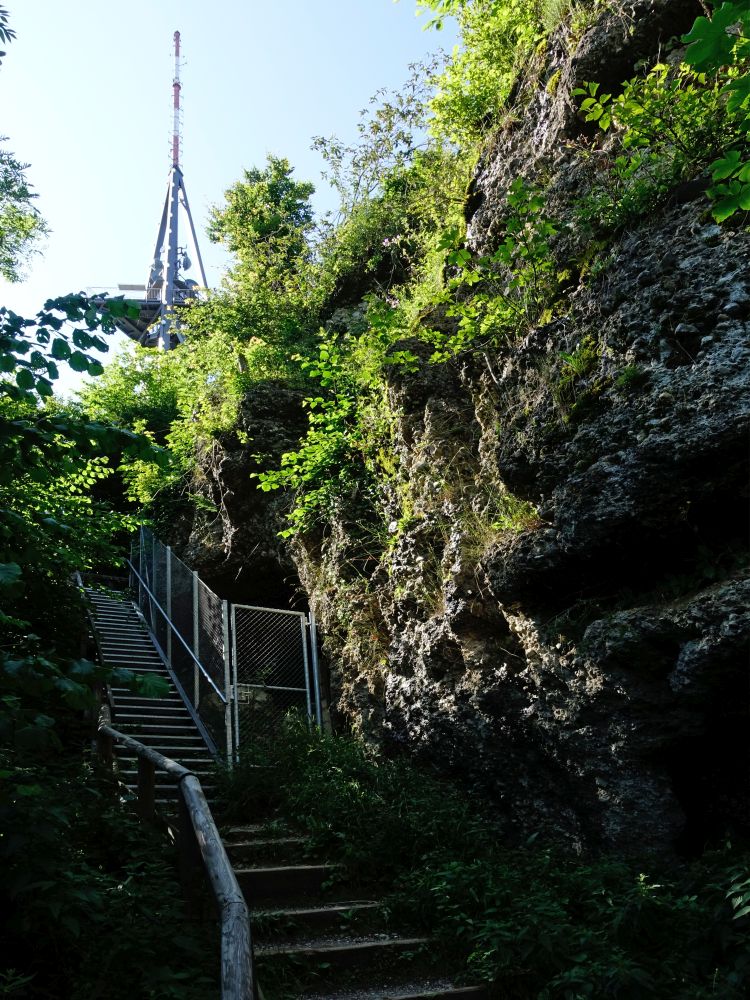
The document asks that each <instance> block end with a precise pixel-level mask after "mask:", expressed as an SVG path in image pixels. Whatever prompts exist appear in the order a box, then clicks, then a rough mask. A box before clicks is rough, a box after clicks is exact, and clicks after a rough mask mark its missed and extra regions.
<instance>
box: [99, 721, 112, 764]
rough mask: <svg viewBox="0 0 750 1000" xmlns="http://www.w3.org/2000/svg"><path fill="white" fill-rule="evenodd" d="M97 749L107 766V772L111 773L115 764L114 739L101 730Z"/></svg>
mask: <svg viewBox="0 0 750 1000" xmlns="http://www.w3.org/2000/svg"><path fill="white" fill-rule="evenodd" d="M96 747H97V750H98V751H99V757H100V759H101V761H102V763H103V764H104V765H105V766H106V768H107V770H109V771H111V770H112V766H113V764H114V749H113V744H112V737H111V736H110V735H109V733H106V732H104V731H103V730H101V729H100V730H99V731H98V732H97V734H96Z"/></svg>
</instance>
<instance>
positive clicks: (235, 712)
mask: <svg viewBox="0 0 750 1000" xmlns="http://www.w3.org/2000/svg"><path fill="white" fill-rule="evenodd" d="M129 565H130V569H131V574H132V575H131V587H132V588H133V590H134V591H136V592H137V598H138V606H139V608H140V610H141V613H142V614H143V616H144V619H145V620H146V624H147V625H148V627H149V629H150V631H151V633H152V636H153V638H154V641H155V642H156V645H157V647H158V649H159V651H160V653H161V655H162V658H163V659H164V662H165V663H166V665H167V667H168V668H169V670H170V672H171V673H172V676H173V679H174V680H175V684H176V686H177V687H178V688H179V690H180V694H181V695H182V697H183V699H184V700H185V702H186V704H187V706H188V709H189V710H190V711H191V714H192V715H193V718H194V719H195V721H196V723H197V724H198V726H199V728H200V730H201V733H202V734H203V735H204V737H205V736H206V735H207V736H208V742H209V745H210V747H211V749H212V750H213V751H214V752H216V751H217V750H220V751H221V752H222V754H223V755H225V756H226V759H227V761H228V763H230V765H231V761H232V759H233V758H234V757H236V755H237V753H238V751H239V748H240V746H241V745H243V744H245V743H247V742H249V741H251V740H258V739H262V740H268V739H272V738H273V737H274V735H275V734H276V733H277V732H278V731H279V729H280V725H281V721H282V719H283V717H284V716H285V715H286V714H287V712H289V711H290V710H296V711H299V712H301V713H303V714H305V715H307V717H308V719H309V720H310V721H311V723H315V724H317V725H318V726H322V722H323V717H322V703H321V685H320V676H319V665H318V655H317V635H316V626H315V618H314V616H313V615H312V613H310V615H309V616H308V615H306V614H305V613H304V612H301V611H290V610H286V609H278V608H262V607H256V606H251V605H243V604H229V603H228V602H227V601H224V600H222V599H221V598H219V597H218V596H217V595H216V594H215V593H214V592H213V591H212V590H211V589H210V588H209V587H207V586H206V584H205V583H204V582H203V581H202V580H201V579H200V577H199V576H198V574H197V572H195V571H194V570H192V569H190V567H189V566H187V565H186V564H185V563H184V562H183V561H182V560H181V559H179V558H178V557H177V556H176V555H175V554H174V553H173V552H172V550H171V548H170V547H169V546H168V545H164V544H163V543H162V542H161V541H160V540H159V539H158V538H157V537H156V536H155V535H153V534H152V533H151V532H150V531H149V530H148V529H146V528H141V530H140V532H139V534H138V536H137V538H136V539H135V540H134V543H133V547H132V550H131V558H130V560H129Z"/></svg>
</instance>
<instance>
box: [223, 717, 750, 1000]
mask: <svg viewBox="0 0 750 1000" xmlns="http://www.w3.org/2000/svg"><path fill="white" fill-rule="evenodd" d="M258 765H261V766H258ZM220 786H221V791H220V794H221V795H222V796H223V799H224V801H225V803H226V808H227V810H228V814H229V815H230V816H231V817H232V818H233V819H235V820H238V821H242V820H244V821H246V822H257V821H258V820H259V819H260V818H261V817H263V818H266V819H269V818H273V819H274V820H276V821H279V820H280V821H282V822H286V823H289V824H290V825H292V826H293V827H296V828H298V829H300V830H301V831H302V832H303V833H305V834H306V835H308V836H309V838H310V847H311V849H312V850H313V851H315V852H316V856H318V857H321V856H325V857H327V858H328V859H329V860H331V861H335V862H337V863H339V864H341V865H343V866H344V868H345V871H346V876H347V877H348V878H349V879H352V880H354V881H355V882H356V883H358V884H359V885H361V886H368V887H369V888H370V890H372V889H375V888H377V889H378V890H379V891H380V892H383V893H384V894H386V895H387V906H388V908H389V910H390V912H391V914H392V918H393V921H394V923H398V924H400V925H402V926H403V925H404V924H412V925H413V926H416V927H421V928H423V929H424V930H425V931H427V932H429V933H430V934H433V935H435V936H436V938H437V940H438V942H439V947H440V949H441V950H442V952H443V953H444V954H445V955H446V956H452V958H454V959H455V960H461V959H465V960H466V961H467V963H468V964H467V976H468V977H469V979H473V980H477V979H482V980H485V981H487V982H489V983H491V984H492V993H491V995H492V996H496V997H503V998H515V1000H532V998H535V1000H553V998H561V1000H582V998H597V1000H598V998H604V997H618V998H632V1000H636V998H639V1000H640V998H646V997H653V998H659V1000H673V998H674V1000H688V998H689V1000H704V998H705V1000H708V998H715V1000H718V998H722V1000H741V998H743V997H745V996H747V990H748V987H750V945H749V944H748V940H749V939H748V931H749V930H750V906H749V905H748V904H749V903H750V877H749V871H750V859H749V858H748V857H747V856H743V855H741V854H738V853H737V852H734V851H732V849H731V847H730V845H729V844H726V845H724V846H723V847H722V848H721V849H720V850H716V851H714V852H712V853H710V854H706V855H705V856H704V857H703V859H702V860H700V861H697V862H694V863H692V864H689V865H688V864H673V865H671V866H670V865H669V864H667V863H665V862H664V861H660V860H659V859H657V858H650V857H648V856H644V857H643V858H639V859H624V858H617V857H611V856H599V857H591V858H584V857H576V856H574V855H572V854H571V853H570V852H569V851H566V850H564V849H562V848H560V847H555V846H551V845H548V844H543V843H541V842H540V841H538V840H537V839H536V837H535V836H532V837H530V838H529V840H528V841H527V842H525V843H523V844H520V845H519V844H514V845H512V846H510V845H509V844H508V840H507V836H506V835H505V833H504V831H503V829H502V826H501V824H500V822H499V820H498V819H497V818H496V817H495V816H493V814H492V813H490V812H489V811H488V809H487V807H486V806H485V805H484V804H483V803H482V801H481V800H479V799H475V798H474V796H473V795H472V794H471V793H470V792H467V790H466V789H463V788H459V787H457V786H456V785H455V784H453V783H451V782H450V781H448V780H445V779H443V778H440V777H438V776H437V775H435V774H434V773H432V772H429V771H425V770H423V769H421V768H419V767H418V766H417V765H416V764H414V763H413V762H412V761H410V760H408V759H405V758H403V757H395V758H393V759H384V758H382V757H376V756H375V755H373V754H372V753H371V752H369V751H368V750H367V749H366V747H365V746H364V745H363V744H362V743H360V742H358V741H357V740H356V739H354V738H352V737H349V736H334V735H328V734H320V733H317V732H316V733H310V732H309V731H308V729H307V727H306V725H305V724H304V723H303V722H301V721H299V720H289V721H288V722H287V725H286V728H285V730H284V732H283V736H282V738H280V739H279V740H278V741H276V742H274V743H273V745H268V746H262V745H258V746H256V747H255V748H254V749H253V750H252V751H249V752H248V753H247V754H246V755H245V756H244V757H243V759H242V760H241V762H240V764H239V766H238V767H236V768H235V770H234V771H233V772H231V773H226V772H224V773H223V774H222V775H221V776H220Z"/></svg>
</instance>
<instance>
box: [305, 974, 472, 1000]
mask: <svg viewBox="0 0 750 1000" xmlns="http://www.w3.org/2000/svg"><path fill="white" fill-rule="evenodd" d="M454 998H455V1000H489V993H488V991H487V989H486V988H485V987H484V986H453V985H452V984H451V982H450V981H449V980H445V979H429V980H427V981H424V980H423V981H421V982H419V981H417V982H412V983H407V982H401V983H391V984H390V985H388V984H386V985H383V986H379V987H378V986H375V987H372V988H369V989H364V990H357V991H356V992H352V991H351V990H350V989H346V990H345V991H344V992H340V991H339V990H333V991H331V990H327V991H326V992H325V993H305V1000H454Z"/></svg>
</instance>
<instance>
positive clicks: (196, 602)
mask: <svg viewBox="0 0 750 1000" xmlns="http://www.w3.org/2000/svg"><path fill="white" fill-rule="evenodd" d="M199 584H200V580H199V578H198V572H197V570H193V653H195V659H196V660H200V658H201V622H200V599H199V596H198V595H199V590H198V587H199ZM200 700H201V685H200V671H199V670H198V664H197V663H196V662H195V660H194V661H193V707H194V708H195V711H196V712H197V711H198V708H199V706H200Z"/></svg>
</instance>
